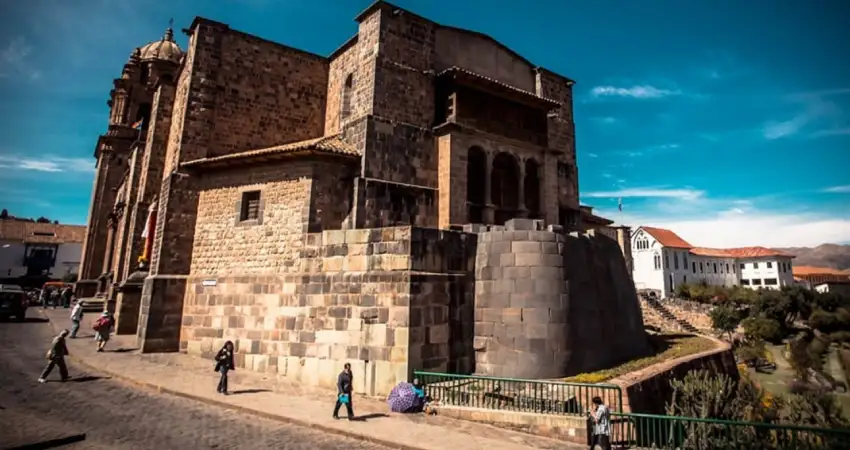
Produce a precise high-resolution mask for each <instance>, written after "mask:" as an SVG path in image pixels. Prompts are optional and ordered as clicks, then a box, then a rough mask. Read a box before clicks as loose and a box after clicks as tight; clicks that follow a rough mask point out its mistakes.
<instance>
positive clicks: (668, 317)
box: [640, 294, 699, 333]
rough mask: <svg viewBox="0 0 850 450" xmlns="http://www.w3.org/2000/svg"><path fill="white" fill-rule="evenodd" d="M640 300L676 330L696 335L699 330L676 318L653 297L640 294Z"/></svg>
mask: <svg viewBox="0 0 850 450" xmlns="http://www.w3.org/2000/svg"><path fill="white" fill-rule="evenodd" d="M640 299H641V300H642V303H643V304H644V305H647V306H649V307H650V308H652V309H653V310H654V312H655V313H657V315H659V316H661V318H663V319H664V320H665V321H667V322H670V323H673V324H675V325H676V328H679V329H681V330H682V331H686V332H688V333H698V332H699V330H697V328H696V327H695V326H693V325H691V323H690V322H688V321H687V320H684V319H681V318H679V317H677V316H676V315H675V314H673V313H672V312H670V310H669V309H667V308H666V307H664V305H663V304H661V302H660V301H658V299H657V298H655V297H650V296H648V295H644V294H641V295H640Z"/></svg>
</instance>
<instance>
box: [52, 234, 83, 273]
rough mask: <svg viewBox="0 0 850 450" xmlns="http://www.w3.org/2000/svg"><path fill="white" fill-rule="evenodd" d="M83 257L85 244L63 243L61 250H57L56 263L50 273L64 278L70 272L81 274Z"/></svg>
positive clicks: (60, 246)
mask: <svg viewBox="0 0 850 450" xmlns="http://www.w3.org/2000/svg"><path fill="white" fill-rule="evenodd" d="M82 257H83V244H78V243H69V244H61V245H59V250H57V251H56V263H55V264H54V265H53V268H52V269H51V270H50V273H51V274H52V275H53V277H54V278H62V277H64V276H65V275H67V274H69V273H76V274H79V273H80V260H81V259H82Z"/></svg>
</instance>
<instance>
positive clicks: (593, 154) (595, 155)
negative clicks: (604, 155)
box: [587, 153, 599, 158]
mask: <svg viewBox="0 0 850 450" xmlns="http://www.w3.org/2000/svg"><path fill="white" fill-rule="evenodd" d="M587 156H590V157H591V158H598V157H599V155H597V154H596V153H588V154H587Z"/></svg>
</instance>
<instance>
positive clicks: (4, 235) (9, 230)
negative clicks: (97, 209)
mask: <svg viewBox="0 0 850 450" xmlns="http://www.w3.org/2000/svg"><path fill="white" fill-rule="evenodd" d="M85 236H86V227H85V226H83V225H59V224H53V223H38V222H25V221H22V220H0V240H2V241H12V242H24V243H28V244H82V243H83V240H84V239H85Z"/></svg>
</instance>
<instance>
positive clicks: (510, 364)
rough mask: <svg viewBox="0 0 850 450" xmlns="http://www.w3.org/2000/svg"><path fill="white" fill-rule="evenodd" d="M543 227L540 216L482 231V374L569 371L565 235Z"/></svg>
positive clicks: (478, 302)
mask: <svg viewBox="0 0 850 450" xmlns="http://www.w3.org/2000/svg"><path fill="white" fill-rule="evenodd" d="M522 228H525V229H522ZM541 228H542V223H541V222H539V221H531V220H522V221H520V220H513V221H511V222H509V224H508V226H506V227H491V228H490V231H484V232H481V233H479V234H478V248H477V251H476V259H475V261H476V262H475V279H476V281H475V341H474V344H473V345H474V349H475V351H476V364H475V371H476V373H478V374H481V375H489V376H497V377H512V378H553V377H558V376H563V375H564V371H565V369H566V366H567V362H568V360H569V348H568V346H567V331H568V326H567V319H568V314H567V310H568V307H569V304H568V296H567V287H566V281H565V280H564V271H563V265H564V258H563V249H564V243H565V236H564V235H563V234H560V233H556V232H552V231H543V230H541Z"/></svg>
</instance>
